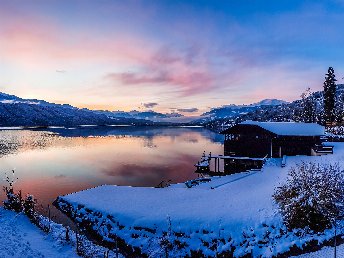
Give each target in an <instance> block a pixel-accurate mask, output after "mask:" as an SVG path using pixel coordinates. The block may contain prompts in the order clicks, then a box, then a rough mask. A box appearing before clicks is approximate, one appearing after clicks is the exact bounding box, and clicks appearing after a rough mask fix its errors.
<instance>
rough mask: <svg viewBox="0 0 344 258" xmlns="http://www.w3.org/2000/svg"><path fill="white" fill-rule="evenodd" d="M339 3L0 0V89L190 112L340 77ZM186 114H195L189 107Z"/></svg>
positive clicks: (83, 103)
mask: <svg viewBox="0 0 344 258" xmlns="http://www.w3.org/2000/svg"><path fill="white" fill-rule="evenodd" d="M343 11H344V1H342V0H333V1H253V0H252V1H75V0H74V1H41V0H35V1H31V0H27V1H16V0H14V1H13V0H11V1H9V0H1V1H0V70H1V71H2V76H1V77H0V91H3V92H7V93H11V94H16V95H19V96H21V97H30V98H41V99H45V100H48V101H53V102H58V103H70V104H72V105H76V106H78V107H88V108H92V109H109V110H132V109H141V110H144V109H146V106H147V105H145V104H146V103H157V105H155V106H154V107H153V108H154V110H156V111H161V112H170V111H171V110H175V109H181V110H185V111H187V110H190V111H191V110H192V111H194V112H185V114H186V115H188V114H189V113H190V114H194V115H197V114H199V113H202V112H204V111H207V110H208V109H209V108H210V107H215V106H221V105H226V104H230V103H235V104H243V103H252V102H256V101H259V100H261V99H263V98H279V99H285V100H293V99H296V98H298V97H299V96H300V95H301V93H302V92H303V91H304V90H305V89H306V88H307V87H310V88H311V89H313V90H320V89H321V88H322V83H323V80H324V75H325V73H326V71H327V68H328V67H329V66H333V67H334V68H335V72H336V74H337V78H338V79H339V82H344V81H343V80H342V79H341V78H342V77H344V70H343V69H344V65H343V60H344V51H343V46H344V33H343V29H342V28H343V26H342V24H344V17H343V15H342V14H343ZM196 110H198V111H196Z"/></svg>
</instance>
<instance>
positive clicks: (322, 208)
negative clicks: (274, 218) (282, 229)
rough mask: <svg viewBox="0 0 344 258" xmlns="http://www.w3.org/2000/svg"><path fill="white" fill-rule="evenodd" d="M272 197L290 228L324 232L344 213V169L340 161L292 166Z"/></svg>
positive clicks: (304, 163) (303, 163)
mask: <svg viewBox="0 0 344 258" xmlns="http://www.w3.org/2000/svg"><path fill="white" fill-rule="evenodd" d="M273 198H274V199H275V201H276V202H277V204H278V205H279V209H280V211H281V213H282V215H283V218H284V221H285V223H286V225H287V227H288V228H289V229H294V228H306V227H309V228H310V229H311V230H314V231H317V232H320V231H323V230H324V229H326V228H328V227H330V226H331V224H332V223H333V222H334V220H335V219H336V218H337V217H339V216H340V215H342V214H343V209H342V204H343V201H344V171H343V170H341V168H340V167H339V165H338V164H316V163H311V162H310V163H306V162H302V163H300V164H297V165H296V166H295V167H292V168H291V169H290V171H289V174H288V179H287V181H286V182H285V183H284V184H283V185H282V186H280V187H278V188H277V189H276V191H275V193H274V195H273Z"/></svg>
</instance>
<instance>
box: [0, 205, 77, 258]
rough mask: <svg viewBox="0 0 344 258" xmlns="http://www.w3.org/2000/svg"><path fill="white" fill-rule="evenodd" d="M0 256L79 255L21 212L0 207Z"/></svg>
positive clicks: (3, 257) (4, 257)
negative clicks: (39, 227)
mask: <svg viewBox="0 0 344 258" xmlns="http://www.w3.org/2000/svg"><path fill="white" fill-rule="evenodd" d="M0 257H2V258H6V257H18V258H19V257H66V258H67V257H68V258H69V257H71V258H72V257H79V256H78V255H76V253H75V248H74V247H72V246H70V245H68V244H66V243H62V242H58V241H56V239H54V238H53V237H52V236H51V235H47V234H45V233H43V232H42V231H41V230H39V229H38V228H37V227H36V226H35V225H33V224H32V223H31V222H30V221H29V219H28V218H27V217H26V216H24V215H23V214H17V213H15V212H12V211H8V210H5V209H3V208H2V207H0Z"/></svg>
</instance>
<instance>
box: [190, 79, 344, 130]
mask: <svg viewBox="0 0 344 258" xmlns="http://www.w3.org/2000/svg"><path fill="white" fill-rule="evenodd" d="M310 97H311V98H312V101H313V102H314V105H315V109H316V110H315V112H316V118H315V119H316V121H318V122H322V119H323V115H322V113H323V92H322V91H317V92H314V93H312V94H311V96H310ZM259 103H276V105H264V104H263V105H257V106H255V104H252V105H249V106H239V107H238V106H236V109H234V108H233V105H232V106H230V108H232V110H231V109H230V108H228V107H226V108H219V109H214V110H211V111H210V112H211V114H210V117H209V116H208V117H206V119H204V120H199V121H196V122H197V123H201V124H202V125H204V126H206V127H208V128H211V129H214V130H217V131H221V130H222V129H223V128H226V127H228V126H230V125H232V124H233V123H235V122H238V121H244V120H254V121H303V120H302V113H303V112H302V100H301V99H298V100H295V101H293V102H290V103H285V102H283V101H282V102H275V101H265V100H263V101H261V102H258V103H256V104H259ZM343 111H344V84H338V85H337V91H336V105H335V113H336V116H338V117H340V116H341V117H343V113H342V112H343Z"/></svg>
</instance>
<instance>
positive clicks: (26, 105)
mask: <svg viewBox="0 0 344 258" xmlns="http://www.w3.org/2000/svg"><path fill="white" fill-rule="evenodd" d="M106 124H109V125H116V124H134V125H149V124H153V122H151V121H148V120H143V119H134V118H124V117H116V116H114V115H111V116H110V115H106V114H101V113H97V112H95V111H92V110H89V109H85V108H83V109H79V108H76V107H73V106H71V105H68V104H63V105H60V104H55V103H49V102H46V101H44V100H37V99H22V98H19V97H17V96H14V95H9V94H5V93H0V126H77V125H106Z"/></svg>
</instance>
